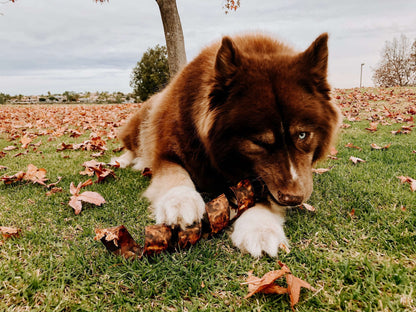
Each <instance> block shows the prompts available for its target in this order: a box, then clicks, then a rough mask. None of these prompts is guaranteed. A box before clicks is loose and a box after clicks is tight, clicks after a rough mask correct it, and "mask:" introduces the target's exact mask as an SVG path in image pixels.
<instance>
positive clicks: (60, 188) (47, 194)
mask: <svg viewBox="0 0 416 312" xmlns="http://www.w3.org/2000/svg"><path fill="white" fill-rule="evenodd" d="M61 192H63V189H62V187H53V188H51V190H50V191H48V192H46V196H51V195H52V194H56V193H61Z"/></svg>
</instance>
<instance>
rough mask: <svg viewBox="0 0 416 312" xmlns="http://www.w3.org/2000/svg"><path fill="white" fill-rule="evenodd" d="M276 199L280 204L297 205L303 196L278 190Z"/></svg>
mask: <svg viewBox="0 0 416 312" xmlns="http://www.w3.org/2000/svg"><path fill="white" fill-rule="evenodd" d="M277 196H278V198H277V201H278V203H279V204H280V205H282V206H299V205H300V204H301V203H302V201H303V196H298V195H291V194H284V193H282V192H278V194H277Z"/></svg>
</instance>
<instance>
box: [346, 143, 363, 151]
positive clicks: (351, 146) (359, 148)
mask: <svg viewBox="0 0 416 312" xmlns="http://www.w3.org/2000/svg"><path fill="white" fill-rule="evenodd" d="M345 147H348V148H355V149H357V150H359V151H361V150H362V148H361V147H358V146H355V145H354V144H352V143H347V144H345Z"/></svg>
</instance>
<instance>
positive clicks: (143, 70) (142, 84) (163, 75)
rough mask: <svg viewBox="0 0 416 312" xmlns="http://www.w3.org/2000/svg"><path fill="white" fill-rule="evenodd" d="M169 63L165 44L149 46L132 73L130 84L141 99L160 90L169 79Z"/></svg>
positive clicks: (143, 99) (145, 98)
mask: <svg viewBox="0 0 416 312" xmlns="http://www.w3.org/2000/svg"><path fill="white" fill-rule="evenodd" d="M169 78H170V76H169V65H168V58H167V50H166V47H165V46H159V45H157V46H156V47H154V48H149V49H147V51H146V52H145V53H144V54H143V56H142V58H141V60H140V61H139V62H137V65H136V67H135V68H134V69H133V72H132V74H131V80H130V86H131V87H132V88H133V92H134V94H135V95H136V96H138V97H139V98H140V100H141V101H145V100H147V99H148V98H149V97H150V96H151V95H152V94H154V93H156V92H158V91H160V90H161V89H163V87H164V86H165V85H166V84H167V83H168V81H169Z"/></svg>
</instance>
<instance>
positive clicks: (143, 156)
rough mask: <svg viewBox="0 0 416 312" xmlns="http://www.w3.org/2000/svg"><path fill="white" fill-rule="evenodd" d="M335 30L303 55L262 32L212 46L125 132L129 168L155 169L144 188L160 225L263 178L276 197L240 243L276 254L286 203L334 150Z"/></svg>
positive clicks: (244, 228)
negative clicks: (330, 75)
mask: <svg viewBox="0 0 416 312" xmlns="http://www.w3.org/2000/svg"><path fill="white" fill-rule="evenodd" d="M327 40H328V35H327V34H322V35H321V36H319V37H318V38H317V39H316V40H315V41H314V42H313V43H312V44H311V46H310V47H309V48H308V49H306V50H305V51H304V52H301V53H298V52H295V51H294V50H293V49H292V48H290V47H288V46H286V45H285V44H283V43H281V42H279V41H277V40H275V39H273V38H271V37H269V36H266V35H262V34H249V35H241V36H235V37H232V38H231V37H224V38H223V39H222V41H221V42H217V43H215V44H213V45H211V46H209V47H207V48H205V49H204V50H203V51H202V52H201V53H200V54H199V55H198V56H197V57H196V58H195V59H194V60H193V61H192V62H191V63H189V64H188V65H187V66H186V67H185V68H184V69H183V70H182V71H181V72H180V73H179V74H178V75H177V76H176V77H175V78H174V79H173V80H172V81H171V83H170V84H169V85H168V86H167V87H166V88H165V89H164V90H163V91H162V92H160V93H158V94H156V95H154V96H153V97H152V98H151V99H149V100H148V101H147V102H145V103H144V104H143V106H142V107H141V108H140V109H139V110H138V111H137V113H136V114H135V115H134V116H133V117H132V118H131V119H130V120H129V121H128V123H127V124H126V125H125V126H124V128H123V130H122V131H121V133H120V135H119V136H120V138H121V140H122V141H123V143H124V145H125V147H126V148H127V149H128V152H127V153H126V154H125V155H123V156H121V157H120V159H119V162H120V163H121V165H122V166H126V165H128V164H130V163H135V164H136V165H135V167H136V168H137V169H142V168H144V167H150V168H151V169H152V172H153V178H152V182H151V185H150V186H149V188H148V190H147V191H146V193H145V196H147V197H148V198H149V199H150V201H151V203H152V206H153V208H154V213H155V216H156V221H157V222H165V223H169V224H180V225H182V226H186V225H188V224H191V223H193V222H196V221H199V220H200V219H201V218H202V214H203V212H204V203H203V201H202V198H201V196H200V195H199V193H198V192H201V191H203V192H214V193H219V192H222V191H224V189H225V188H226V187H227V186H229V185H232V184H234V183H236V182H238V181H240V180H241V179H244V178H247V177H261V178H262V179H263V180H264V182H265V183H266V185H267V187H268V189H269V191H270V194H271V195H270V197H269V201H267V202H264V203H259V204H257V205H256V206H255V207H254V208H252V209H250V210H248V211H247V212H245V213H244V214H243V215H242V216H241V217H240V218H239V220H238V221H237V222H236V223H235V227H234V233H233V234H232V240H233V242H234V243H235V245H236V246H238V247H239V248H240V249H242V250H244V251H248V252H250V253H251V254H252V255H254V256H260V255H261V253H262V252H263V251H265V252H267V253H268V254H270V255H271V256H275V255H276V254H277V250H278V246H279V245H280V244H281V243H285V244H286V245H287V240H286V237H285V235H284V232H283V222H284V219H283V218H284V208H285V207H290V206H296V205H299V204H301V203H302V202H304V201H306V200H307V199H308V198H309V196H310V194H311V192H312V171H311V169H312V166H313V165H314V164H315V163H316V161H318V160H319V159H321V158H323V157H325V156H326V154H327V151H328V149H329V148H330V146H331V144H332V142H333V139H334V136H335V133H336V130H337V128H338V125H339V120H340V115H339V110H338V108H337V107H336V106H335V105H334V104H333V103H332V102H331V98H330V86H329V84H328V82H327V63H328V48H327Z"/></svg>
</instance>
